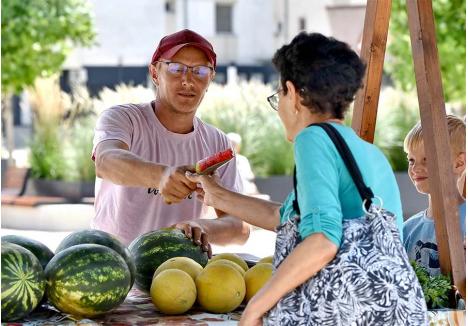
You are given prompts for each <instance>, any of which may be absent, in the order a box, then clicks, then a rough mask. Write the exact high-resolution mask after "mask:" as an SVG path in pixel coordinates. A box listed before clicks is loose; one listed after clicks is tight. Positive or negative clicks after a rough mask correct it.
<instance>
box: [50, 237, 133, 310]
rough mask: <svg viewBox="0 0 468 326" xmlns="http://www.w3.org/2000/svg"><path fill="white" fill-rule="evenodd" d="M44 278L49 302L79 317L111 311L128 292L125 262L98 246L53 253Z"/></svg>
mask: <svg viewBox="0 0 468 326" xmlns="http://www.w3.org/2000/svg"><path fill="white" fill-rule="evenodd" d="M45 274H46V279H47V290H46V291H47V297H48V298H49V302H51V303H52V304H53V305H54V306H55V307H56V308H57V309H58V310H60V311H62V312H64V313H68V314H72V315H74V316H79V317H88V318H89V317H94V316H98V315H101V314H104V313H106V312H108V311H110V310H112V309H113V308H115V307H117V306H119V305H120V304H121V303H122V302H123V301H124V300H125V297H126V296H127V294H128V291H130V288H131V285H130V271H129V270H128V266H127V263H126V262H125V260H124V259H123V258H122V256H120V255H119V254H118V253H117V252H116V251H115V250H112V249H110V248H108V247H105V246H102V245H98V244H80V245H76V246H72V247H70V248H67V249H64V250H62V251H61V252H59V253H56V254H55V256H54V258H52V260H51V261H50V262H49V264H48V265H47V267H46V270H45Z"/></svg>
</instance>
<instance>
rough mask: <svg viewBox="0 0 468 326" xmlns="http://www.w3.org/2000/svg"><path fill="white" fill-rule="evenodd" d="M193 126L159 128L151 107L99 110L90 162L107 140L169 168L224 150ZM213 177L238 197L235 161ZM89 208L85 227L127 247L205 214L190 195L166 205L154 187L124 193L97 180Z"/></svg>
mask: <svg viewBox="0 0 468 326" xmlns="http://www.w3.org/2000/svg"><path fill="white" fill-rule="evenodd" d="M193 125H194V130H193V131H192V132H190V133H188V134H176V133H173V132H171V131H169V130H167V129H166V128H165V127H164V126H163V125H162V124H161V122H160V121H159V120H158V118H157V117H156V115H155V113H154V111H153V108H152V106H151V103H144V104H126V105H120V106H115V107H112V108H110V109H107V110H105V111H104V112H103V113H102V114H101V115H100V117H99V119H98V121H97V124H96V129H95V134H94V141H93V157H94V153H95V150H96V146H97V145H98V144H99V143H100V142H102V141H104V140H110V139H116V140H120V141H122V142H124V143H125V144H127V146H128V147H129V150H130V152H132V153H134V154H136V155H138V156H139V157H141V158H142V159H144V160H147V161H151V162H154V163H159V164H164V165H168V166H173V167H175V166H181V165H193V164H195V163H196V162H197V161H198V160H200V159H203V158H205V157H207V156H210V155H213V154H215V153H217V152H219V151H222V150H225V149H227V148H229V147H230V142H229V140H228V138H227V137H226V135H225V134H224V133H222V132H221V131H220V130H219V129H217V128H215V127H213V126H211V125H208V124H206V123H204V122H203V121H201V120H200V119H198V118H196V117H195V118H194V120H193ZM129 173H132V172H131V171H130V172H129ZM216 173H217V174H218V175H219V177H220V180H221V184H222V185H223V186H224V187H226V188H228V189H231V190H233V191H241V183H240V177H239V174H238V172H237V169H236V163H235V160H231V161H230V162H229V163H228V164H226V165H224V166H222V167H221V168H219V169H218V170H217V171H216ZM94 206H95V211H96V216H95V217H94V219H93V220H92V222H91V227H93V228H95V229H99V230H103V231H106V232H109V233H112V234H114V235H116V236H117V237H119V238H120V239H121V240H122V241H123V242H124V243H125V244H127V245H128V244H129V243H130V242H131V241H132V240H134V239H135V238H136V237H138V236H139V235H141V234H143V233H146V232H149V231H152V230H156V229H159V228H162V227H167V226H170V225H172V224H174V223H177V222H181V221H185V220H191V219H197V218H200V217H201V215H202V213H203V211H205V208H206V207H203V203H202V202H201V201H199V200H198V199H197V198H196V195H195V193H194V194H193V195H191V196H189V197H188V198H186V199H184V200H183V201H182V202H181V203H178V204H172V205H168V204H166V203H164V201H163V199H162V196H161V195H160V194H159V190H158V189H157V187H156V185H155V186H154V187H153V188H143V187H126V186H121V185H117V184H114V183H112V182H110V181H108V180H104V179H101V178H96V186H95V204H94Z"/></svg>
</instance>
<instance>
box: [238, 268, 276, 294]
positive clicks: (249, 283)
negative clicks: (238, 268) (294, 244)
mask: <svg viewBox="0 0 468 326" xmlns="http://www.w3.org/2000/svg"><path fill="white" fill-rule="evenodd" d="M272 273H273V265H272V264H270V263H260V264H257V265H255V266H254V267H252V268H251V269H249V270H248V271H247V272H245V276H244V280H245V287H246V293H245V301H246V302H249V300H250V299H252V297H253V296H254V295H255V293H257V292H258V290H260V289H261V288H262V287H263V285H265V283H266V282H267V281H268V280H269V279H270V277H271V274H272Z"/></svg>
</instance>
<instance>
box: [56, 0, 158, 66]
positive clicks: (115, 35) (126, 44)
mask: <svg viewBox="0 0 468 326" xmlns="http://www.w3.org/2000/svg"><path fill="white" fill-rule="evenodd" d="M89 1H90V2H91V5H92V7H93V8H94V16H95V28H96V32H97V38H96V41H97V45H96V46H94V47H92V48H90V49H80V50H76V51H74V53H73V54H72V55H71V56H70V57H69V58H68V60H67V62H66V65H65V67H66V68H69V67H76V66H79V65H89V66H96V65H104V66H115V65H118V64H122V65H125V66H135V65H137V66H139V65H146V64H148V62H149V61H150V60H151V56H152V54H153V52H154V49H155V48H156V45H157V43H158V42H159V40H160V39H161V38H162V37H163V36H164V34H165V28H164V27H165V19H164V17H165V11H164V1H163V0H133V1H128V0H89Z"/></svg>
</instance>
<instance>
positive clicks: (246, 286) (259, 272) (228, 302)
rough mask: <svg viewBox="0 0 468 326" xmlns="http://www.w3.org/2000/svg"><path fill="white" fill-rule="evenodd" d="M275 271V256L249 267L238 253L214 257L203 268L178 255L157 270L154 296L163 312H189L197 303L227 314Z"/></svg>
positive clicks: (255, 291) (153, 299) (207, 309)
mask: <svg viewBox="0 0 468 326" xmlns="http://www.w3.org/2000/svg"><path fill="white" fill-rule="evenodd" d="M272 272H273V265H272V257H271V256H269V257H265V258H263V259H261V260H260V261H259V262H258V263H257V264H256V265H255V266H253V267H251V268H250V269H249V267H248V266H247V263H246V262H245V261H244V260H243V259H242V258H241V257H240V256H238V255H236V254H231V253H224V254H219V255H216V256H214V257H213V258H212V259H211V260H210V261H209V262H208V264H207V265H206V266H205V268H203V267H202V266H201V265H200V264H198V263H197V262H195V261H194V260H193V259H190V258H187V257H175V258H171V259H168V260H167V261H165V262H164V263H163V264H161V265H160V266H159V267H158V269H156V271H155V272H154V276H153V281H152V283H151V290H150V294H151V299H152V301H153V303H154V305H155V306H156V308H157V309H158V310H159V311H161V312H162V313H164V314H168V315H177V314H183V313H185V312H186V311H188V310H189V309H190V308H192V306H193V305H194V304H195V302H197V303H198V304H199V305H200V307H201V308H202V309H203V310H205V311H208V312H213V313H227V312H230V311H233V310H235V309H236V308H237V307H239V305H240V304H241V303H242V302H244V301H245V302H246V303H247V302H248V301H249V300H250V299H251V298H252V297H253V296H254V295H255V293H257V291H258V290H259V289H260V288H261V287H262V286H263V285H264V284H265V283H266V282H267V281H268V279H269V278H270V277H271V275H272Z"/></svg>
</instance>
